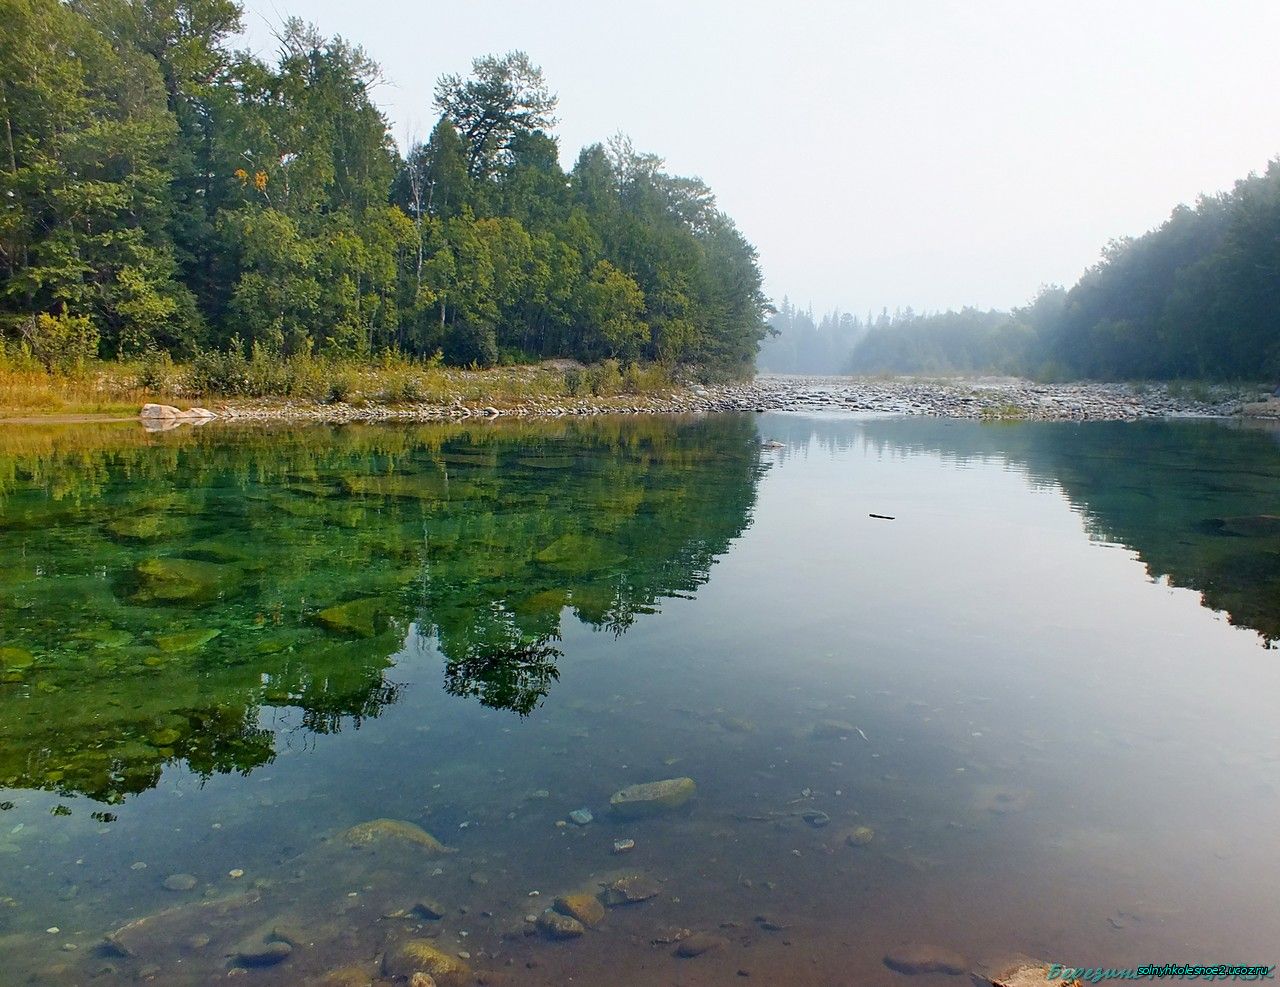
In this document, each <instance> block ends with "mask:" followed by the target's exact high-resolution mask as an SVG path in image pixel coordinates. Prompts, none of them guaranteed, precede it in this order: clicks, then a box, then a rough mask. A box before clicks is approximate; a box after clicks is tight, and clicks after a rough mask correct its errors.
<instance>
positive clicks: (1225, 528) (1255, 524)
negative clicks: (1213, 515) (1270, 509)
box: [1220, 514, 1280, 538]
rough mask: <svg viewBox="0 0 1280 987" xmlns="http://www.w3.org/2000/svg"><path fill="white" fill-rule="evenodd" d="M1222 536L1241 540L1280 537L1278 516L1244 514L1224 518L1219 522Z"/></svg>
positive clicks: (1279, 516)
mask: <svg viewBox="0 0 1280 987" xmlns="http://www.w3.org/2000/svg"><path fill="white" fill-rule="evenodd" d="M1220 524H1221V529H1220V530H1221V531H1222V532H1223V533H1224V534H1228V535H1236V536H1237V537H1241V538H1265V537H1273V536H1276V535H1280V514H1245V515H1241V516H1239V517H1224V518H1222V519H1221V521H1220Z"/></svg>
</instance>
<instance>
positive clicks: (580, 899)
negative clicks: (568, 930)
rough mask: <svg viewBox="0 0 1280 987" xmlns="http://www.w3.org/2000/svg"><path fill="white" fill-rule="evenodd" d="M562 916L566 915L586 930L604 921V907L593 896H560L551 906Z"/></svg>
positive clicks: (581, 894) (586, 894)
mask: <svg viewBox="0 0 1280 987" xmlns="http://www.w3.org/2000/svg"><path fill="white" fill-rule="evenodd" d="M553 907H554V908H555V910H556V911H558V912H559V913H560V914H562V915H568V916H569V917H570V918H572V919H576V920H577V921H579V922H581V923H582V924H583V925H585V926H586V927H587V928H588V929H589V928H591V927H592V926H594V925H598V924H599V923H600V922H601V921H602V920H603V919H604V905H602V904H600V899H599V898H597V897H596V896H595V895H593V894H588V893H586V892H582V893H579V894H562V895H560V897H558V898H557V899H556V900H555V905H554V906H553Z"/></svg>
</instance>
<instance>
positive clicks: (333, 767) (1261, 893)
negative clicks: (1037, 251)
mask: <svg viewBox="0 0 1280 987" xmlns="http://www.w3.org/2000/svg"><path fill="white" fill-rule="evenodd" d="M1277 517H1280V443H1277V440H1276V435H1275V433H1274V432H1272V431H1268V430H1266V429H1263V428H1251V427H1243V426H1240V425H1238V424H1231V423H1226V422H1216V421H1189V420H1188V421H1179V420H1154V421H1110V422H1070V421H1053V422H1020V423H1009V422H998V423H984V422H981V421H961V420H956V419H954V418H938V417H932V416H928V415H917V416H914V417H909V416H903V415H896V416H886V415H883V414H854V413H848V412H841V413H823V412H819V413H811V414H797V413H787V414H779V413H765V414H758V413H743V414H724V415H711V416H684V417H680V416H675V417H671V416H667V417H655V416H628V417H618V416H609V417H604V416H583V418H582V420H579V419H578V417H576V416H566V418H564V419H558V420H549V421H516V420H510V416H500V417H499V418H498V420H496V421H480V422H467V423H462V424H415V425H397V426H390V425H377V424H351V425H343V426H334V427H331V426H308V427H294V426H287V425H277V426H275V427H273V428H269V429H264V428H261V427H247V426H236V425H233V424H228V423H226V422H214V423H212V424H210V425H207V426H203V427H200V428H191V427H183V428H179V429H175V430H173V431H169V432H160V433H147V432H145V431H144V430H143V429H141V428H140V427H139V426H138V425H137V424H136V423H121V424H112V425H106V424H103V425H95V424H83V423H82V424H78V425H68V426H54V425H48V426H21V427H18V426H15V427H12V428H7V429H5V430H4V431H3V432H0V552H3V557H4V558H5V559H6V560H7V562H6V565H5V566H4V567H3V569H2V570H0V659H2V660H3V665H2V666H0V786H3V787H2V788H0V969H3V970H4V971H5V976H6V977H8V978H9V980H6V981H5V982H9V981H12V982H14V983H26V982H32V983H49V984H53V983H57V984H65V983H88V982H92V983H106V984H111V983H134V982H137V981H139V980H143V981H151V982H155V983H174V984H206V983H215V982H218V983H221V982H224V981H225V980H226V979H227V978H228V976H233V977H235V978H238V982H243V983H252V984H263V985H283V984H297V983H323V982H328V983H332V984H355V983H373V982H379V983H380V982H383V981H384V980H385V981H386V982H392V978H394V977H395V976H397V975H399V974H403V973H404V972H405V970H406V967H404V966H403V965H402V964H401V963H400V960H399V959H398V957H402V956H403V954H404V950H405V948H406V944H409V943H414V942H421V943H425V944H427V945H429V946H430V947H431V949H433V950H435V951H437V952H438V954H439V955H440V956H443V957H445V958H447V959H448V961H449V963H451V964H455V965H456V966H455V968H454V969H453V971H452V972H450V971H448V970H445V971H444V972H441V973H440V975H439V977H438V978H437V979H438V980H439V982H440V983H443V984H447V983H450V982H455V983H473V982H477V978H479V982H482V983H509V984H562V983H570V982H573V983H590V984H597V983H610V984H623V985H628V984H671V983H680V984H689V985H702V984H726V983H742V982H744V981H745V982H748V983H750V982H753V981H754V982H765V983H787V984H802V985H803V984H813V985H817V984H855V983H856V984H885V985H898V987H904V985H906V984H909V983H917V982H918V983H920V984H923V985H927V984H930V983H935V984H943V983H946V982H952V983H955V982H958V981H957V980H955V979H952V978H951V977H950V975H949V974H948V972H947V971H950V970H954V971H955V972H957V973H967V972H968V971H969V970H970V969H973V968H977V967H979V966H981V965H983V964H987V963H990V962H991V961H993V960H994V959H995V958H997V957H1000V956H1004V955H1007V954H1010V953H1015V952H1016V953H1023V954H1027V955H1030V956H1032V957H1035V958H1038V959H1043V960H1045V961H1048V962H1061V963H1063V964H1064V965H1073V966H1104V967H1106V966H1116V967H1120V966H1129V965H1138V964H1141V963H1147V962H1166V961H1167V962H1187V963H1200V962H1206V963H1207V962H1233V963H1234V962H1239V963H1269V962H1272V961H1274V959H1275V957H1274V956H1272V955H1270V954H1269V953H1268V951H1269V950H1274V943H1275V941H1276V936H1275V932H1276V929H1277V928H1278V927H1280V913H1278V912H1277V905H1276V901H1275V895H1274V888H1275V887H1276V886H1277V883H1278V882H1280V856H1277V854H1276V853H1275V850H1274V846H1273V842H1274V841H1273V840H1272V838H1271V834H1272V833H1273V832H1274V830H1275V828H1276V826H1277V824H1278V823H1280V753H1277V752H1280V727H1278V726H1277V724H1276V720H1275V717H1274V712H1273V706H1274V697H1275V696H1276V695H1277V694H1278V693H1277V689H1278V688H1280V668H1278V667H1277V663H1276V661H1275V650H1274V648H1275V642H1276V640H1277V639H1280V565H1278V564H1277V559H1280V522H1278V521H1277ZM686 779H687V783H686V781H685V780H686ZM652 782H667V783H674V787H672V784H669V785H668V787H667V788H666V789H662V791H664V792H666V793H668V794H670V793H674V792H679V793H680V794H679V795H672V796H671V797H670V798H666V797H665V796H664V798H663V799H651V800H652V801H653V804H652V805H648V806H647V811H644V812H642V813H635V812H632V811H630V810H629V809H627V808H626V804H627V803H628V802H632V803H634V802H635V800H636V799H637V798H640V799H641V800H642V801H643V800H644V799H645V798H647V796H644V795H640V796H637V795H636V794H635V792H634V791H633V792H632V793H631V794H630V795H627V796H626V797H623V798H621V799H619V797H618V796H619V793H623V792H625V791H626V790H627V789H628V788H629V787H630V786H636V785H645V784H648V783H652ZM620 805H621V806H622V807H621V808H620ZM574 895H580V896H585V897H587V898H590V899H591V900H593V901H598V902H599V908H598V911H599V914H598V915H597V914H596V910H597V909H596V907H595V906H591V907H588V908H586V909H585V911H583V910H582V909H581V908H578V910H580V911H582V918H583V921H581V922H579V925H580V928H577V929H575V928H574V927H573V926H572V925H570V924H568V923H564V922H562V921H561V920H560V919H562V918H568V917H570V913H571V912H573V911H574V910H575V908H577V906H576V905H575V902H574V900H561V901H560V902H557V899H565V898H566V896H574ZM578 905H579V906H580V905H581V901H580V900H579V901H578ZM588 912H589V913H590V914H587V913H588ZM557 916H558V917H559V918H557ZM573 921H575V922H578V919H573ZM566 930H567V931H566ZM562 932H564V933H565V937H564V938H561V933H562ZM690 943H692V944H693V945H692V946H690V945H689V944H690ZM704 947H705V948H704ZM689 953H693V954H696V955H683V954H689ZM419 955H426V954H425V953H423V954H419ZM904 958H906V959H911V958H914V960H916V961H918V962H916V963H915V969H916V972H914V973H909V972H907V973H904V972H902V970H903V969H904V966H905V967H906V968H910V967H911V966H912V963H910V962H908V963H905V964H904V962H902V961H903V960H904ZM432 962H436V961H435V960H432ZM464 968H465V969H464Z"/></svg>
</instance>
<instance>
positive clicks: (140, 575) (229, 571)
mask: <svg viewBox="0 0 1280 987" xmlns="http://www.w3.org/2000/svg"><path fill="white" fill-rule="evenodd" d="M134 574H135V575H136V576H137V579H138V588H137V590H136V591H135V592H134V594H133V599H134V600H135V601H136V602H138V603H205V602H208V601H210V600H214V599H217V598H218V596H219V595H221V594H222V593H224V592H226V591H227V590H229V589H230V588H232V587H233V586H234V583H235V578H236V575H237V570H236V569H235V568H234V567H233V566H229V565H222V564H221V563H218V562H199V561H197V560H195V559H172V558H164V559H146V560H145V561H142V562H139V563H138V564H137V566H136V567H135V568H134Z"/></svg>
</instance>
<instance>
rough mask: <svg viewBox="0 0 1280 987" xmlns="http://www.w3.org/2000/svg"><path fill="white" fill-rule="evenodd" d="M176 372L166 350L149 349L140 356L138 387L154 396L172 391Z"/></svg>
mask: <svg viewBox="0 0 1280 987" xmlns="http://www.w3.org/2000/svg"><path fill="white" fill-rule="evenodd" d="M176 381H177V371H176V369H175V367H174V365H173V357H171V356H170V355H169V353H168V351H167V350H157V349H149V350H147V351H146V352H145V353H143V354H142V363H141V366H140V367H139V368H138V386H139V387H141V388H143V389H144V390H147V391H151V392H152V393H155V394H167V393H170V392H172V391H173V389H174V384H175V383H176Z"/></svg>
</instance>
